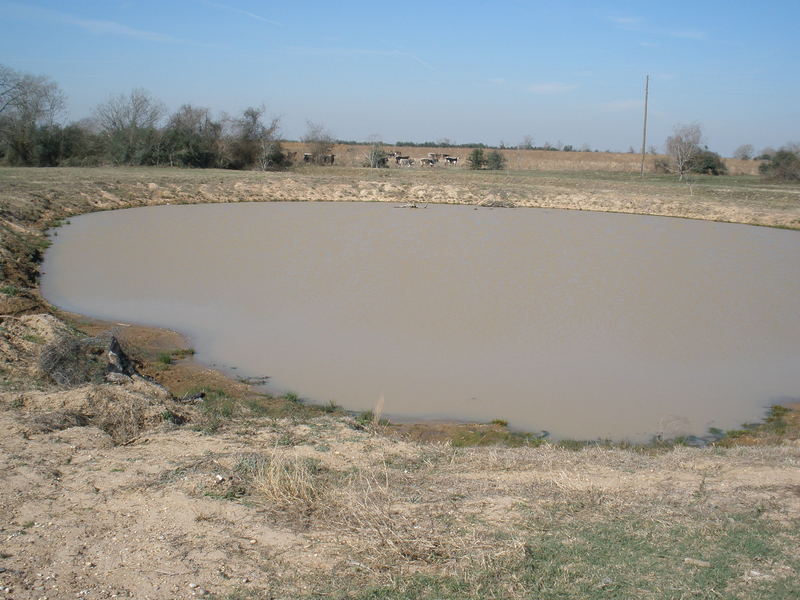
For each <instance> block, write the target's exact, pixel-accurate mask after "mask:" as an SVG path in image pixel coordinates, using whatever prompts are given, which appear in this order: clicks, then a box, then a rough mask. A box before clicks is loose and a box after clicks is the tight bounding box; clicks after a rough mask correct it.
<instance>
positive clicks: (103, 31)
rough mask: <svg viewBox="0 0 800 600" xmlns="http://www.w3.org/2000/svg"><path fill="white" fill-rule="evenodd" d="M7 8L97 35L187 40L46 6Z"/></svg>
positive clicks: (17, 5) (26, 15) (11, 5)
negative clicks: (84, 17)
mask: <svg viewBox="0 0 800 600" xmlns="http://www.w3.org/2000/svg"><path fill="white" fill-rule="evenodd" d="M4 7H5V8H11V9H12V10H13V11H15V12H16V13H17V14H18V15H21V16H23V17H27V18H31V19H45V20H48V21H55V22H57V23H64V24H66V25H73V26H75V27H79V28H80V29H83V30H84V31H88V32H89V33H92V34H95V35H110V36H115V37H130V38H136V39H140V40H147V41H151V42H167V43H173V44H174V43H185V42H186V40H181V39H179V38H176V37H173V36H170V35H166V34H163V33H158V32H155V31H145V30H143V29H135V28H133V27H128V26H127V25H125V24H123V23H117V22H116V21H102V20H98V19H83V18H80V17H75V16H73V15H69V14H66V13H62V12H59V11H55V10H50V9H46V8H39V7H34V6H25V5H22V4H16V3H13V2H11V3H8V4H5V5H4Z"/></svg>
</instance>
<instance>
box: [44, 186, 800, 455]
mask: <svg viewBox="0 0 800 600" xmlns="http://www.w3.org/2000/svg"><path fill="white" fill-rule="evenodd" d="M52 239H53V242H54V244H53V246H52V247H51V248H50V249H49V250H48V252H47V254H46V259H45V263H44V265H43V270H44V271H45V274H44V276H43V278H42V291H43V294H44V296H45V297H46V298H47V299H48V300H49V301H50V302H52V303H53V304H55V305H57V306H59V307H61V308H63V309H66V310H70V311H74V312H78V313H83V314H86V315H91V316H95V317H99V318H104V319H112V320H124V321H128V322H137V323H142V324H149V325H155V326H163V327H170V328H174V329H177V330H179V331H181V332H183V333H185V334H187V335H188V336H189V337H190V338H191V339H192V343H193V344H194V346H195V348H196V349H197V351H198V354H197V358H198V359H199V360H201V361H203V362H206V363H208V364H215V365H218V366H223V367H226V368H228V369H235V370H234V371H233V372H235V373H236V374H238V375H241V376H269V377H270V380H269V381H270V383H269V387H270V389H271V390H272V391H286V390H291V391H294V392H296V393H297V394H299V395H300V396H301V397H303V398H305V399H309V400H311V401H314V402H319V403H325V402H328V401H333V402H336V403H337V404H339V405H342V406H344V407H346V408H348V409H352V410H367V409H372V408H374V407H375V406H376V404H377V403H378V401H379V399H380V398H383V403H384V404H383V414H385V415H387V416H391V417H394V418H401V419H452V420H478V421H488V420H492V419H498V418H499V419H505V420H507V421H508V422H509V423H510V425H511V426H512V427H518V428H522V429H526V430H533V431H539V430H547V431H549V432H550V433H551V435H552V436H553V437H556V438H562V437H570V438H582V439H597V438H612V439H631V440H644V439H647V438H649V437H650V436H652V435H657V434H660V435H662V436H667V437H672V436H676V435H684V434H702V433H704V432H705V431H706V430H707V428H709V427H720V428H723V429H726V428H733V427H737V426H739V425H740V424H741V423H743V422H746V421H753V420H758V419H759V418H761V417H762V416H763V414H764V410H765V407H767V406H768V405H770V404H771V403H774V402H776V401H784V400H786V399H787V398H797V397H798V396H800V318H798V315H800V277H799V276H798V275H800V234H798V233H796V232H791V231H783V230H775V229H766V228H758V227H750V226H744V225H730V224H720V223H711V222H701V221H690V220H682V219H672V218H660V217H648V216H638V215H622V214H607V213H590V212H575V211H558V210H543V209H488V208H479V209H475V208H474V207H469V206H443V205H430V206H428V207H427V208H425V209H417V210H414V209H408V208H397V207H396V206H395V205H392V204H371V203H299V202H298V203H266V204H261V203H258V204H257V203H246V204H214V205H193V206H162V207H148V208H136V209H129V210H121V211H114V212H103V213H94V214H88V215H83V216H81V217H78V218H73V219H72V221H71V224H69V225H67V226H64V227H62V228H60V229H59V230H58V231H57V235H56V236H53V237H52Z"/></svg>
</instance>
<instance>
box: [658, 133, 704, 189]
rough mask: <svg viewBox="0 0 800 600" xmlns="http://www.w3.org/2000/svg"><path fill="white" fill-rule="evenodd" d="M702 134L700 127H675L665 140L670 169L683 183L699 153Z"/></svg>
mask: <svg viewBox="0 0 800 600" xmlns="http://www.w3.org/2000/svg"><path fill="white" fill-rule="evenodd" d="M702 141H703V132H702V130H701V129H700V125H698V124H696V123H694V124H692V125H676V126H675V128H674V129H673V133H672V135H671V136H669V137H668V138H667V142H666V148H667V154H668V155H669V156H670V157H671V159H672V164H671V169H672V171H673V172H675V173H678V175H679V180H680V181H683V179H684V177H685V176H686V173H688V172H689V169H690V168H691V165H692V160H693V159H694V158H695V157H696V156H697V154H698V153H699V152H700V144H701V143H702Z"/></svg>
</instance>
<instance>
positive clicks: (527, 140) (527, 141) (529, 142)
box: [517, 135, 533, 150]
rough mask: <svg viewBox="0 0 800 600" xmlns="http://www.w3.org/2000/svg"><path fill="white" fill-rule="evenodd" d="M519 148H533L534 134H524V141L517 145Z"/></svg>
mask: <svg viewBox="0 0 800 600" xmlns="http://www.w3.org/2000/svg"><path fill="white" fill-rule="evenodd" d="M517 148H518V149H520V150H532V149H533V136H531V135H524V136H522V141H521V142H520V143H519V144H518V145H517Z"/></svg>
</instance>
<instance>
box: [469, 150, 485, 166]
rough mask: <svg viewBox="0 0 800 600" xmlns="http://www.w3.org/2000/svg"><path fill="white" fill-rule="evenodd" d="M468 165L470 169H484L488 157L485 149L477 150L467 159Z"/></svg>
mask: <svg viewBox="0 0 800 600" xmlns="http://www.w3.org/2000/svg"><path fill="white" fill-rule="evenodd" d="M467 165H468V166H469V168H470V169H482V168H483V167H485V166H486V157H485V156H484V154H483V148H475V149H474V150H473V151H472V152H470V153H469V156H468V157H467Z"/></svg>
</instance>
